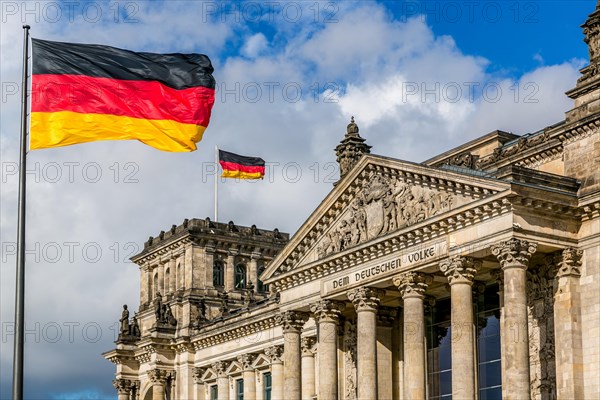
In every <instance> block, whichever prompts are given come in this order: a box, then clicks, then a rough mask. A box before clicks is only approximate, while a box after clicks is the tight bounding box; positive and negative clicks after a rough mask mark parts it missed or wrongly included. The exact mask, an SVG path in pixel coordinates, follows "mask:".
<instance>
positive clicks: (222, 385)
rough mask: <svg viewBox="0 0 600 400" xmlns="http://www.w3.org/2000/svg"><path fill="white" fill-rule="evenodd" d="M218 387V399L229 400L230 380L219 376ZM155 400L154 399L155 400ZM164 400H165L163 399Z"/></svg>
mask: <svg viewBox="0 0 600 400" xmlns="http://www.w3.org/2000/svg"><path fill="white" fill-rule="evenodd" d="M217 385H218V389H217V392H218V396H217V397H218V399H219V400H229V378H228V377H227V376H219V377H218V378H217ZM153 400H154V399H153ZM161 400H163V399H161Z"/></svg>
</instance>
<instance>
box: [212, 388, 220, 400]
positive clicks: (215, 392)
mask: <svg viewBox="0 0 600 400" xmlns="http://www.w3.org/2000/svg"><path fill="white" fill-rule="evenodd" d="M218 399H219V387H218V386H217V385H212V386H211V387H210V400H218Z"/></svg>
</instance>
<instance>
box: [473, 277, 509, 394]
mask: <svg viewBox="0 0 600 400" xmlns="http://www.w3.org/2000/svg"><path fill="white" fill-rule="evenodd" d="M498 290H499V288H498V285H497V284H496V285H490V286H488V287H486V288H485V291H484V292H483V294H481V295H479V297H478V299H477V302H476V303H475V309H476V311H477V314H476V318H475V322H476V324H477V363H478V367H479V368H478V369H479V371H478V372H479V373H478V376H479V382H478V384H479V398H480V399H481V400H495V399H501V398H502V370H501V368H500V296H498Z"/></svg>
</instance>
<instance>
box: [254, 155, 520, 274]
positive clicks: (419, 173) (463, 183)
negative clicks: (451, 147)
mask: <svg viewBox="0 0 600 400" xmlns="http://www.w3.org/2000/svg"><path fill="white" fill-rule="evenodd" d="M509 189H510V184H509V183H508V182H503V181H500V180H497V179H493V178H490V177H486V176H484V175H483V174H479V175H478V174H477V171H458V170H445V169H440V168H435V167H429V166H425V165H421V164H414V163H409V162H405V161H400V160H395V159H390V158H386V157H381V156H374V155H366V156H363V157H362V158H361V160H360V161H359V162H358V163H357V165H356V166H355V167H354V169H353V170H352V172H351V173H350V174H348V176H346V177H345V178H344V179H343V180H341V181H340V182H339V183H338V184H337V185H336V187H335V188H334V189H333V190H332V191H331V192H330V193H329V195H328V196H327V197H326V198H325V199H324V200H323V202H321V204H320V205H319V207H318V208H317V209H316V210H315V211H314V212H313V214H312V215H311V216H310V217H309V218H308V220H307V221H306V222H305V223H304V225H303V226H302V227H301V228H300V229H299V230H298V232H297V233H296V235H294V237H293V238H292V240H290V242H289V243H288V244H287V245H286V247H285V248H284V249H283V250H282V251H281V252H280V254H279V255H278V256H277V257H276V258H275V259H274V260H273V262H272V263H271V264H270V266H269V268H268V269H267V270H266V271H265V273H264V275H263V277H262V280H263V281H265V282H266V283H270V282H271V281H272V280H273V278H274V277H277V276H280V275H282V274H287V273H290V272H291V271H293V270H296V269H299V268H301V267H302V266H304V265H307V264H314V263H315V262H318V261H319V260H326V259H330V258H332V257H335V255H336V254H342V253H347V252H348V251H349V250H351V249H352V248H360V247H361V246H363V245H364V244H365V243H369V242H372V241H376V240H377V239H379V238H381V237H385V236H389V235H394V233H396V232H401V231H407V230H410V229H411V227H417V226H420V225H423V223H424V222H426V221H429V220H431V221H433V220H435V219H439V218H441V217H442V216H444V215H447V214H448V213H452V211H453V210H457V209H460V208H463V207H464V206H465V205H468V204H470V203H475V202H478V201H480V200H482V199H484V198H486V197H491V196H494V195H495V194H496V193H498V192H501V191H504V190H509Z"/></svg>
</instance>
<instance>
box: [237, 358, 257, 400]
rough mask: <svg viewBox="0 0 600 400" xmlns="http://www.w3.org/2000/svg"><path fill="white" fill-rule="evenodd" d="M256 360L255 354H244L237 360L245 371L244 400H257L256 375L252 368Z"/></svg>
mask: <svg viewBox="0 0 600 400" xmlns="http://www.w3.org/2000/svg"><path fill="white" fill-rule="evenodd" d="M255 359H256V356H255V355H254V354H242V355H241V356H238V358H237V360H238V362H239V363H240V364H241V365H242V369H243V371H242V378H243V379H244V400H256V373H255V372H254V367H253V366H252V363H253V362H254V360H255Z"/></svg>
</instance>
